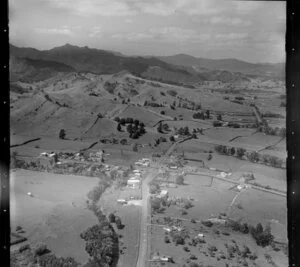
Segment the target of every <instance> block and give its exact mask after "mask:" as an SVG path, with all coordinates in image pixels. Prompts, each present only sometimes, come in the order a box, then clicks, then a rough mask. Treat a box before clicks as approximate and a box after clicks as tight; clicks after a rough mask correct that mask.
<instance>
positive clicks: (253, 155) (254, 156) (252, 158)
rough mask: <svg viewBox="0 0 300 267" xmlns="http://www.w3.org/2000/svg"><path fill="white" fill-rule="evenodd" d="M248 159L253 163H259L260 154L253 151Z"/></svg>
mask: <svg viewBox="0 0 300 267" xmlns="http://www.w3.org/2000/svg"><path fill="white" fill-rule="evenodd" d="M248 159H249V160H250V161H251V162H258V161H259V154H258V153H257V152H256V151H252V152H251V153H250V154H248Z"/></svg>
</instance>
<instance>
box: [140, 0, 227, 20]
mask: <svg viewBox="0 0 300 267" xmlns="http://www.w3.org/2000/svg"><path fill="white" fill-rule="evenodd" d="M223 1H224V0H153V1H141V2H139V3H136V7H138V9H139V11H140V12H142V13H149V14H153V15H161V16H169V15H172V14H176V13H182V14H186V15H212V14H217V13H219V12H220V11H221V8H222V5H220V3H222V2H223ZM217 2H218V4H216V3H217Z"/></svg>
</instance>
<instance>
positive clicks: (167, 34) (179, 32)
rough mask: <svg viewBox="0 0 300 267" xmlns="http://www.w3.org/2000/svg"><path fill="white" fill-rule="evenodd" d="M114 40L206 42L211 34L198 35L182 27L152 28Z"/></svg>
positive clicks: (122, 35) (116, 36)
mask: <svg viewBox="0 0 300 267" xmlns="http://www.w3.org/2000/svg"><path fill="white" fill-rule="evenodd" d="M112 37H113V38H118V39H124V40H127V41H143V40H145V41H146V40H148V41H149V40H153V41H154V40H155V41H157V42H191V43H193V42H204V41H207V40H208V39H210V37H211V35H210V34H205V33H201V34H200V33H198V32H197V31H195V30H193V29H186V28H180V27H161V28H150V29H149V30H148V31H147V32H146V33H127V34H126V33H119V34H113V35H112Z"/></svg>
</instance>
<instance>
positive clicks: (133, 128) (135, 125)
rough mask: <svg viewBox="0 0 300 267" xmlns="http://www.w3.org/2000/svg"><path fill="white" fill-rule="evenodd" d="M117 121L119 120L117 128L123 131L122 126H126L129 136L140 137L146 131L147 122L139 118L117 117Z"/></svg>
mask: <svg viewBox="0 0 300 267" xmlns="http://www.w3.org/2000/svg"><path fill="white" fill-rule="evenodd" d="M115 121H116V122H118V126H117V130H118V131H119V132H121V131H122V126H125V125H126V124H127V127H126V131H127V132H128V133H129V137H130V138H133V139H137V138H139V137H140V136H141V135H143V134H145V133H146V130H145V124H144V123H143V122H141V121H139V120H137V119H133V118H122V119H120V118H119V117H116V118H115Z"/></svg>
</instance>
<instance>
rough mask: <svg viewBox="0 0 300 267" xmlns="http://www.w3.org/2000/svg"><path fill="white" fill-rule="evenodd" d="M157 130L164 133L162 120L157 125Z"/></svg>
mask: <svg viewBox="0 0 300 267" xmlns="http://www.w3.org/2000/svg"><path fill="white" fill-rule="evenodd" d="M157 131H158V132H159V133H162V123H161V122H160V123H159V125H158V127H157Z"/></svg>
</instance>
